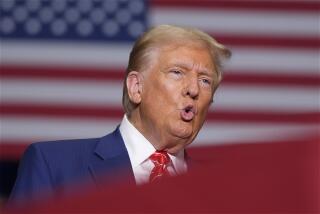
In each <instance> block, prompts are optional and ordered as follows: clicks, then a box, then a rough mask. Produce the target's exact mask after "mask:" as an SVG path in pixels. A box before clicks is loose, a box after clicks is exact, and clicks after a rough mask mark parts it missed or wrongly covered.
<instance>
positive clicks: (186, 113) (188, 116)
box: [180, 105, 196, 122]
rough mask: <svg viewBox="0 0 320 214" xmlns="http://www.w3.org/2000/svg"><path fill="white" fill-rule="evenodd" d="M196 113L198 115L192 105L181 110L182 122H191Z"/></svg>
mask: <svg viewBox="0 0 320 214" xmlns="http://www.w3.org/2000/svg"><path fill="white" fill-rule="evenodd" d="M195 113H196V110H195V108H194V107H193V106H192V105H188V106H187V107H185V108H183V109H182V110H181V113H180V115H181V118H182V120H184V121H187V122H189V121H191V120H193V118H194V116H195Z"/></svg>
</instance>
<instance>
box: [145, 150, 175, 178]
mask: <svg viewBox="0 0 320 214" xmlns="http://www.w3.org/2000/svg"><path fill="white" fill-rule="evenodd" d="M150 160H151V161H152V163H153V164H154V168H153V169H152V171H151V174H150V179H149V180H150V182H154V181H157V180H161V178H163V177H169V176H170V174H169V171H168V166H169V164H170V163H171V159H170V157H169V155H168V153H167V152H164V151H156V152H155V153H153V154H152V155H151V156H150Z"/></svg>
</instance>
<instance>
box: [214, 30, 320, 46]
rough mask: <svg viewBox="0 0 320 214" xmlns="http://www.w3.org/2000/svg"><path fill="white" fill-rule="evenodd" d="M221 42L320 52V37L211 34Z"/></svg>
mask: <svg viewBox="0 0 320 214" xmlns="http://www.w3.org/2000/svg"><path fill="white" fill-rule="evenodd" d="M209 33H210V35H211V36H212V37H214V38H216V39H217V40H218V41H219V42H221V43H223V44H225V45H227V46H228V45H234V46H245V47H264V48H266V47H267V48H293V49H300V48H301V49H313V50H319V48H320V39H319V37H293V36H292V37H290V36H286V37H275V36H273V37H272V36H260V35H252V34H251V35H235V34H232V35H227V34H226V35H223V34H219V33H218V32H217V33H215V32H209Z"/></svg>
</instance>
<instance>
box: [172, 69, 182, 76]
mask: <svg viewBox="0 0 320 214" xmlns="http://www.w3.org/2000/svg"><path fill="white" fill-rule="evenodd" d="M170 72H171V73H173V74H175V75H181V74H182V72H181V71H179V70H176V69H175V70H171V71H170Z"/></svg>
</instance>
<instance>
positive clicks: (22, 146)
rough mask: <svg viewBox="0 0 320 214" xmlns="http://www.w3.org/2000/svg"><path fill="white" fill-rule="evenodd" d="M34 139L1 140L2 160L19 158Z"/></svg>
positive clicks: (0, 151)
mask: <svg viewBox="0 0 320 214" xmlns="http://www.w3.org/2000/svg"><path fill="white" fill-rule="evenodd" d="M30 143H32V141H21V140H1V143H0V160H19V159H20V157H21V156H22V154H23V152H24V151H25V150H26V148H27V146H28V145H29V144H30Z"/></svg>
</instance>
